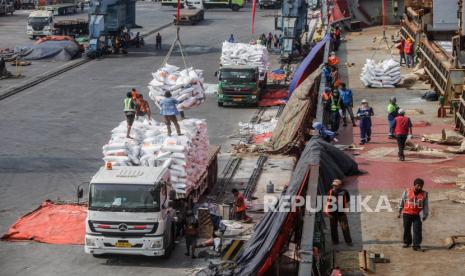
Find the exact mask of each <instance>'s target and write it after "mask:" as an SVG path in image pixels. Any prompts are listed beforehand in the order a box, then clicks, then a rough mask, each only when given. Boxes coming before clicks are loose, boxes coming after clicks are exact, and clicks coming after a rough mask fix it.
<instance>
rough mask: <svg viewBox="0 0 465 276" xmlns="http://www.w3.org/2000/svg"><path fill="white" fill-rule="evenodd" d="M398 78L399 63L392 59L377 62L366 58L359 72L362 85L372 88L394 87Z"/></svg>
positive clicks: (398, 80)
mask: <svg viewBox="0 0 465 276" xmlns="http://www.w3.org/2000/svg"><path fill="white" fill-rule="evenodd" d="M400 79H401V77H400V63H399V62H397V61H395V60H393V59H387V60H383V61H382V62H379V63H377V62H376V61H374V60H372V59H367V60H366V63H365V65H364V66H363V69H362V73H361V74H360V81H361V82H362V83H363V85H365V86H366V87H373V88H394V87H395V86H396V84H398V83H399V82H400Z"/></svg>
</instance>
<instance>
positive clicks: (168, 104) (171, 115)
mask: <svg viewBox="0 0 465 276" xmlns="http://www.w3.org/2000/svg"><path fill="white" fill-rule="evenodd" d="M177 104H178V101H177V100H176V99H174V98H172V97H171V92H170V91H166V92H165V98H164V99H162V100H161V101H160V114H161V115H163V117H164V118H165V124H166V128H167V130H168V136H171V123H173V124H174V127H175V128H176V133H177V134H178V136H181V135H182V134H181V128H180V127H179V123H178V119H177V118H176V115H177V114H178V113H179V112H178V109H177V108H176V105H177Z"/></svg>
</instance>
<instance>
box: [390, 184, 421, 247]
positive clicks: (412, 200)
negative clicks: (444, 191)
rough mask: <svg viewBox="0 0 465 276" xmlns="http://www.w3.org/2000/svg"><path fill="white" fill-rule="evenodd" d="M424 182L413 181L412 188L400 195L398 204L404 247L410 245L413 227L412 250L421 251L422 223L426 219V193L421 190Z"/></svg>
mask: <svg viewBox="0 0 465 276" xmlns="http://www.w3.org/2000/svg"><path fill="white" fill-rule="evenodd" d="M424 184H425V182H424V181H423V179H421V178H417V179H415V180H414V181H413V188H408V189H407V190H406V191H404V193H403V194H402V199H401V201H400V204H399V215H398V216H397V217H398V218H400V216H401V215H402V217H403V222H404V223H403V224H404V245H403V246H402V247H403V248H407V247H409V246H410V245H411V244H412V226H413V250H415V251H422V249H421V240H422V229H421V228H422V221H425V220H426V219H427V218H428V192H426V191H424V190H423V185H424Z"/></svg>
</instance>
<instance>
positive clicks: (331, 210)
mask: <svg viewBox="0 0 465 276" xmlns="http://www.w3.org/2000/svg"><path fill="white" fill-rule="evenodd" d="M341 200H342V203H340V201H341ZM330 202H332V203H333V204H334V205H333V206H330ZM349 202H350V194H349V192H348V191H347V190H346V189H342V181H341V180H340V179H334V180H333V182H332V188H331V190H330V191H329V196H328V201H327V203H326V207H325V210H324V215H326V216H329V224H330V228H331V240H332V241H333V244H338V243H339V235H338V232H337V225H338V223H339V224H340V225H341V230H342V234H343V236H344V240H345V242H346V243H347V245H349V246H352V237H351V236H350V229H349V222H348V220H347V214H346V212H344V210H340V209H339V208H340V207H342V208H348V207H349Z"/></svg>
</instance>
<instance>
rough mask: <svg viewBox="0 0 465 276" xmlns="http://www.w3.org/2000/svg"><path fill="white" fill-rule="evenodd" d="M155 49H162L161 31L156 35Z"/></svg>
mask: <svg viewBox="0 0 465 276" xmlns="http://www.w3.org/2000/svg"><path fill="white" fill-rule="evenodd" d="M155 50H161V35H160V33H157V36H155Z"/></svg>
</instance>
